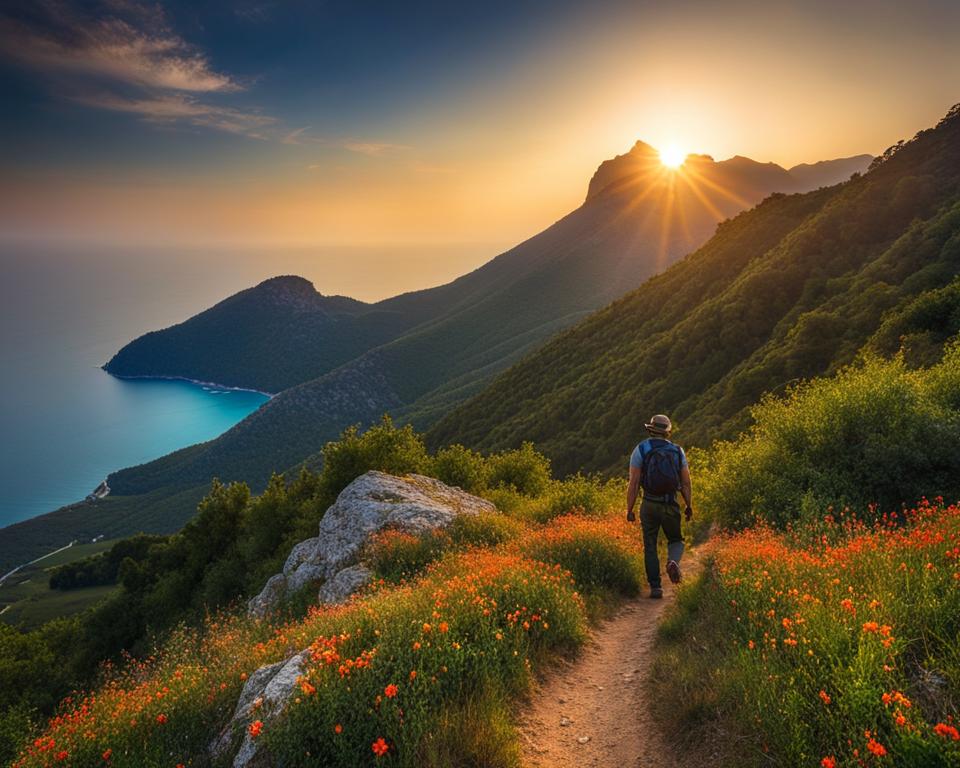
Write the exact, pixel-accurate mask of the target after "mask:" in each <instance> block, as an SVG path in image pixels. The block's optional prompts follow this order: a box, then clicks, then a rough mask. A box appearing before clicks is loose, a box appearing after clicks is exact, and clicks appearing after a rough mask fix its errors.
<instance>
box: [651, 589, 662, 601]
mask: <svg viewBox="0 0 960 768" xmlns="http://www.w3.org/2000/svg"><path fill="white" fill-rule="evenodd" d="M650 597H652V598H653V599H654V600H659V599H661V598H662V597H663V590H662V589H660V587H650Z"/></svg>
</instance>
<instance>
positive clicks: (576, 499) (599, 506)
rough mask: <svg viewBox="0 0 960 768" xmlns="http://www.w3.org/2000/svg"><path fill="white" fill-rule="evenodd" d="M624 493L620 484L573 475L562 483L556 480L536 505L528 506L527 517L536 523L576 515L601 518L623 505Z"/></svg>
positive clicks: (624, 490) (621, 483)
mask: <svg viewBox="0 0 960 768" xmlns="http://www.w3.org/2000/svg"><path fill="white" fill-rule="evenodd" d="M625 492H626V489H625V487H624V484H623V482H622V481H616V480H610V481H608V482H606V483H604V482H602V481H601V480H600V479H599V478H592V477H584V476H583V475H580V474H577V475H573V476H572V477H568V478H567V479H566V480H556V481H554V482H552V483H550V486H549V488H548V489H547V491H546V492H545V493H544V494H543V497H542V498H541V499H538V502H537V503H536V504H534V505H532V506H531V508H530V514H531V517H532V518H533V520H535V521H536V522H538V523H546V522H548V521H550V520H552V519H553V518H555V517H559V516H560V515H566V514H569V513H571V512H576V513H578V514H581V515H590V516H594V515H602V514H604V513H606V512H609V511H610V510H611V509H614V508H616V507H618V506H623V505H624V494H625Z"/></svg>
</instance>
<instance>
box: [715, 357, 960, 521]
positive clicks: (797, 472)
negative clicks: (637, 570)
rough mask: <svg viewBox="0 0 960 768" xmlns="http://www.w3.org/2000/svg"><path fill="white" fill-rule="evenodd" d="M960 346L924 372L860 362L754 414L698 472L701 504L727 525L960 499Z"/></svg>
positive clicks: (770, 400)
mask: <svg viewBox="0 0 960 768" xmlns="http://www.w3.org/2000/svg"><path fill="white" fill-rule="evenodd" d="M958 405H960V346H957V345H954V346H953V347H951V348H950V349H949V350H948V351H947V353H946V354H945V356H944V359H943V361H942V362H941V363H940V364H938V365H937V366H935V367H934V368H931V369H926V370H917V371H911V370H908V369H907V367H906V365H905V364H904V362H903V360H902V358H900V357H896V358H894V359H893V360H889V361H885V360H881V359H879V358H876V357H868V358H867V359H866V360H865V361H864V362H863V363H862V364H861V365H859V366H857V367H849V368H846V369H843V370H842V371H841V372H840V373H838V374H837V375H836V376H834V377H832V378H825V379H814V380H812V381H810V382H807V383H804V384H801V385H800V386H798V387H796V388H794V389H793V390H792V391H791V392H789V393H788V394H787V395H786V396H784V397H781V398H774V397H767V398H765V399H764V400H763V401H762V402H761V403H760V404H759V405H758V406H756V407H755V408H754V409H753V412H752V413H753V418H754V420H755V424H754V426H753V427H752V429H751V430H750V431H749V433H747V434H746V435H743V436H741V437H740V439H739V440H737V441H736V442H724V443H718V444H716V445H715V446H714V448H713V450H712V452H711V455H710V456H709V458H708V460H707V461H706V462H704V464H703V466H702V467H701V468H700V469H699V471H698V473H697V486H698V496H699V498H701V499H703V506H704V507H705V508H707V509H708V510H709V511H711V512H713V513H715V514H716V515H717V517H718V518H719V519H720V520H721V521H722V522H723V523H725V524H728V525H734V526H742V525H746V524H749V523H750V522H752V521H753V520H755V519H756V518H757V517H760V518H763V519H765V520H767V521H769V522H772V523H774V524H779V525H782V524H785V523H787V522H789V521H790V520H794V519H797V518H799V517H803V516H809V515H811V514H817V515H822V514H823V512H824V511H825V510H826V508H827V507H828V506H830V505H835V506H837V507H838V508H839V507H843V506H845V505H849V506H851V507H854V508H856V509H858V510H866V509H867V508H868V505H874V507H873V508H874V509H876V510H878V511H879V512H884V511H891V510H893V509H897V508H899V507H900V505H901V503H902V502H907V503H910V502H913V501H916V500H918V499H919V498H920V497H921V496H922V495H923V494H924V493H933V494H942V495H944V496H950V497H955V496H956V495H957V494H960V452H958V451H956V450H945V448H944V446H956V445H958V444H960V411H958Z"/></svg>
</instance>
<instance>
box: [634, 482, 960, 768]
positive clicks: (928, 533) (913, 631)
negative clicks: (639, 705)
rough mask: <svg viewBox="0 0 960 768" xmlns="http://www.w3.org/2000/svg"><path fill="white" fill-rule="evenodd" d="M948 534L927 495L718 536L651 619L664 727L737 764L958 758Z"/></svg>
mask: <svg viewBox="0 0 960 768" xmlns="http://www.w3.org/2000/svg"><path fill="white" fill-rule="evenodd" d="M958 545H960V508H958V507H957V506H955V505H953V506H944V505H943V504H942V503H941V501H940V500H935V501H933V502H929V503H928V502H923V503H921V505H920V506H919V507H918V508H917V509H913V510H910V511H908V512H906V513H905V514H903V515H902V516H900V517H898V518H894V517H882V518H881V519H880V520H878V521H877V522H876V523H875V524H873V525H868V524H864V523H862V522H859V521H857V520H856V519H855V518H854V517H853V516H852V515H851V514H849V513H847V514H843V515H841V514H840V513H835V514H833V515H831V514H827V515H825V516H823V517H822V518H821V519H820V520H818V521H812V522H811V523H810V524H809V525H805V526H801V527H799V528H796V529H793V530H791V531H789V532H786V533H777V532H774V531H773V530H772V529H769V528H764V527H758V528H751V529H748V530H746V531H744V532H741V533H738V534H734V535H730V536H723V537H721V538H720V539H718V540H717V541H715V542H713V543H712V544H711V545H710V549H709V553H710V557H711V558H712V565H711V567H710V568H709V569H708V571H707V573H706V575H705V576H703V579H702V581H701V582H700V583H698V584H696V585H695V586H694V587H693V588H692V589H689V590H688V591H686V592H685V593H683V594H682V596H681V605H680V608H679V611H678V612H676V613H675V614H674V615H673V617H672V619H671V620H670V621H669V622H668V623H667V624H665V625H664V627H663V629H662V632H661V646H660V651H659V657H658V660H657V662H656V669H655V673H654V684H653V686H652V691H651V695H659V696H664V697H669V698H670V700H671V701H674V702H676V705H677V706H676V707H675V708H673V709H671V710H670V712H671V722H669V723H665V727H667V728H669V729H670V731H672V732H674V733H675V734H676V735H677V737H678V738H680V739H683V740H684V741H685V742H686V744H687V746H688V747H690V748H693V749H694V750H696V749H697V748H698V746H699V747H701V748H702V745H703V743H707V742H709V743H710V744H711V747H712V749H713V750H714V751H717V750H719V751H720V752H721V753H722V752H725V751H726V752H729V753H730V754H731V755H733V754H734V753H735V754H736V758H735V759H731V761H730V764H736V765H744V766H761V765H763V766H766V765H783V766H794V765H810V766H814V765H819V766H823V768H838V767H839V766H862V765H899V766H907V767H909V768H914V767H915V768H938V767H943V768H946V767H947V766H954V767H955V766H958V765H960V734H958V732H957V726H958V725H960V650H958V645H957V642H956V638H957V634H958V632H960V565H958V555H960V546H958ZM696 742H700V744H697V743H696Z"/></svg>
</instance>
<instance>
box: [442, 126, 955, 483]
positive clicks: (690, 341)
mask: <svg viewBox="0 0 960 768" xmlns="http://www.w3.org/2000/svg"><path fill="white" fill-rule="evenodd" d="M958 233H960V109H958V108H954V109H952V110H951V111H950V112H949V113H948V114H947V116H946V117H945V118H944V119H943V120H941V121H940V123H938V125H937V127H936V128H933V129H927V130H924V131H921V132H919V133H918V134H917V135H916V136H915V137H914V139H913V140H912V141H910V142H907V143H905V144H902V145H896V146H895V147H894V148H891V150H888V152H887V153H885V155H884V157H883V158H881V160H880V162H878V163H875V165H874V167H873V169H872V170H870V171H869V172H868V173H866V174H863V175H862V176H860V177H857V178H854V179H852V180H851V181H849V182H847V183H845V184H842V185H840V186H838V187H828V188H824V189H820V190H817V191H814V192H810V193H807V194H805V195H787V196H784V195H774V196H771V197H770V198H768V199H767V200H766V201H764V203H763V204H761V205H760V206H757V208H755V209H753V210H751V211H747V212H745V213H742V214H740V215H739V216H738V217H736V218H734V219H733V220H731V221H729V222H725V223H724V224H723V225H721V227H720V228H719V229H718V232H717V235H716V236H715V237H714V238H712V239H711V240H710V241H709V242H708V243H707V244H706V245H705V246H704V247H703V248H701V249H700V250H698V251H697V252H695V253H694V254H691V255H690V256H688V257H687V258H686V259H684V260H682V261H680V262H679V263H677V264H675V265H674V266H673V267H671V268H670V269H668V270H666V271H665V272H663V273H662V274H660V275H658V276H656V277H654V278H652V279H651V280H649V281H647V282H646V283H645V284H644V285H643V286H641V287H640V288H639V289H637V290H636V291H633V292H631V293H629V294H627V295H626V296H624V297H623V298H621V299H620V300H618V301H617V302H615V303H614V304H613V305H611V306H610V307H608V308H606V309H604V310H601V311H600V312H598V313H595V314H594V315H591V317H590V318H588V319H587V320H586V321H584V322H583V323H581V324H579V325H577V326H575V327H573V328H571V329H568V330H566V331H564V332H563V333H562V334H560V335H559V336H557V337H555V338H554V339H553V340H551V341H550V342H548V343H547V344H546V345H544V346H543V347H541V348H540V349H539V350H538V351H537V352H535V353H534V354H533V355H531V356H529V357H527V358H525V359H524V360H523V361H521V362H520V363H519V364H518V365H516V366H514V367H513V368H511V369H510V370H509V371H507V372H505V373H504V374H503V375H501V376H500V377H498V379H497V380H496V381H495V382H493V383H492V384H491V385H490V386H489V387H487V388H486V389H485V390H484V391H483V392H482V393H481V394H480V395H478V396H476V397H475V398H473V399H472V400H470V401H468V402H466V403H464V404H462V405H461V406H459V407H458V408H456V409H454V410H453V411H451V412H450V413H448V414H447V415H446V416H445V417H443V418H442V419H441V420H440V421H439V422H438V423H437V424H435V425H434V427H433V428H432V429H431V431H430V432H429V433H428V441H429V443H430V444H431V445H442V444H448V443H451V442H460V443H463V444H464V445H466V446H468V447H471V448H475V449H479V450H484V451H491V450H499V449H503V448H507V447H512V446H514V445H517V444H519V443H520V442H522V441H527V440H532V441H534V442H535V443H536V444H537V446H538V448H540V449H541V450H544V451H545V452H546V453H547V455H548V456H550V458H551V459H552V460H553V461H554V465H555V466H556V467H557V468H558V470H559V471H560V472H567V471H573V470H575V469H584V470H586V471H601V472H614V471H617V470H618V469H619V468H621V467H622V462H623V461H625V458H624V456H625V451H627V450H628V449H629V446H630V445H632V444H633V443H635V442H636V439H638V436H642V434H643V422H644V419H645V418H648V417H649V414H650V413H653V412H669V413H670V414H671V416H672V417H674V418H675V423H677V424H678V426H679V429H678V433H677V436H678V439H680V440H681V441H682V442H685V443H687V444H692V445H694V446H698V445H699V446H706V445H708V444H709V443H710V441H711V440H713V439H715V438H718V437H732V436H733V435H734V434H735V433H736V432H737V431H739V430H740V429H742V428H744V427H746V426H747V424H748V423H749V421H748V419H749V415H748V412H747V411H746V409H747V407H748V406H749V405H751V404H752V403H754V402H756V400H757V399H758V398H759V397H760V396H761V395H762V394H763V393H764V392H769V391H779V390H780V389H782V388H783V387H784V386H785V385H787V384H788V383H789V382H790V381H792V380H797V379H802V378H805V377H809V376H816V375H822V374H824V373H830V372H832V371H833V370H835V369H836V368H837V367H838V366H841V365H844V364H846V363H849V362H852V361H853V360H854V359H855V357H856V355H857V353H858V351H859V350H860V349H862V348H865V347H867V348H869V347H870V346H871V345H873V346H876V344H875V342H873V341H872V339H873V338H874V336H876V335H877V334H880V333H884V334H885V336H886V337H889V336H890V328H888V326H890V324H891V323H892V324H893V327H903V323H904V322H905V318H906V317H907V316H908V315H909V316H910V318H911V321H910V322H911V323H912V327H910V330H911V332H912V334H913V338H916V339H918V340H919V341H917V342H916V345H917V346H920V347H922V346H924V345H925V346H926V349H927V354H928V355H930V354H933V353H935V351H936V350H937V349H942V344H943V339H944V333H945V332H944V331H943V329H937V328H932V327H929V328H928V327H927V325H929V324H930V323H940V322H941V321H942V319H943V318H945V317H947V318H949V317H952V316H960V314H957V315H951V314H950V308H949V305H947V304H946V303H945V302H947V301H949V296H950V294H944V293H943V291H944V288H945V286H947V285H949V284H950V283H951V280H953V279H954V278H955V276H956V275H957V274H958V272H960V237H958ZM764 237H766V239H764ZM663 296H669V297H671V300H670V301H667V302H664V301H662V300H659V299H658V297H663ZM918 302H920V303H921V304H929V305H930V307H933V308H934V309H935V311H928V312H926V314H925V313H924V311H923V310H922V309H918V308H917V306H916V304H917V303H918ZM651 307H653V308H655V309H654V310H653V311H651ZM910 307H914V309H912V310H909V312H908V309H909V308H910ZM924 316H926V317H929V318H933V319H932V320H927V321H924V320H923V317H924ZM925 323H926V324H925ZM957 330H960V328H954V329H953V330H952V333H954V334H955V333H956V332H957ZM947 335H949V334H947Z"/></svg>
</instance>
